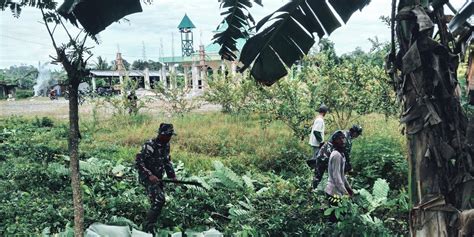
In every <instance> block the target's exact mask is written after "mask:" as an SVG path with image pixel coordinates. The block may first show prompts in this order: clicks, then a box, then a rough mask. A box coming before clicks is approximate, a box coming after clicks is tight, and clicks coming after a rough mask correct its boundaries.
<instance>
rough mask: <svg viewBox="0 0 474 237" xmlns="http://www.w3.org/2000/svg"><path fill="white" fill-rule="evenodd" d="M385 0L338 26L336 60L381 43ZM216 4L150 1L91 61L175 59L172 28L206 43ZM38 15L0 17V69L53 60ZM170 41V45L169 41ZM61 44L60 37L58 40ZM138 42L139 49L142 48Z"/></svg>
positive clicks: (277, 0)
mask: <svg viewBox="0 0 474 237" xmlns="http://www.w3.org/2000/svg"><path fill="white" fill-rule="evenodd" d="M287 1H288V0H264V1H263V4H264V7H260V6H258V5H256V4H254V7H253V8H252V9H251V13H252V15H253V16H254V17H255V20H257V21H258V20H259V19H261V18H263V17H264V16H266V15H268V14H269V13H271V12H273V11H275V10H276V9H278V8H279V7H280V6H282V5H283V4H284V3H286V2H287ZM390 2H391V1H388V0H372V2H371V3H370V4H369V6H367V7H366V8H364V9H363V10H362V12H356V13H354V15H353V16H352V17H351V19H350V20H349V22H348V24H347V25H343V26H342V27H341V28H339V29H337V30H336V31H334V32H333V33H332V35H331V36H330V39H331V40H332V41H334V42H335V44H336V50H337V53H338V54H341V53H345V52H350V51H352V50H354V49H355V47H361V48H362V49H364V50H367V49H369V47H370V42H369V41H368V40H367V39H368V38H369V37H374V36H378V38H379V39H380V40H381V41H387V40H389V37H390V30H389V28H387V26H385V25H384V24H383V23H382V22H381V20H379V17H380V16H381V15H386V16H388V15H390ZM451 2H453V4H454V5H455V7H460V5H462V3H463V2H464V1H463V0H454V1H451ZM220 12H221V10H220V9H219V4H218V2H217V1H216V0H179V1H175V0H155V1H153V4H151V5H143V12H142V13H135V14H132V15H130V16H128V17H127V19H128V20H129V22H126V21H122V22H121V23H114V24H112V25H111V26H109V27H108V28H107V29H106V30H105V31H103V32H102V33H101V34H100V35H99V39H100V41H101V43H100V44H99V45H97V44H95V43H93V42H91V43H90V44H89V45H90V46H93V47H94V48H93V50H92V51H93V53H94V58H95V57H96V56H102V57H105V58H107V60H108V61H112V60H113V59H114V58H115V54H116V52H117V49H118V47H120V51H121V52H122V54H123V56H124V58H125V59H126V60H128V61H129V62H132V61H134V60H137V59H141V58H142V55H143V47H142V45H143V43H144V44H145V48H146V57H147V59H153V60H157V59H158V56H159V51H160V42H162V45H163V51H164V55H165V56H167V55H171V48H172V45H173V46H174V54H175V55H176V56H178V55H180V52H181V51H180V42H179V40H180V35H179V32H178V30H177V26H178V24H179V22H180V21H181V19H182V17H183V16H184V14H185V13H187V14H188V16H189V17H190V19H191V20H192V21H193V23H194V25H195V26H196V27H197V28H196V29H194V42H195V43H194V44H195V47H197V46H198V44H199V43H200V42H202V43H204V44H208V43H210V42H211V39H212V36H213V33H212V31H213V30H215V28H216V27H217V25H218V24H219V22H220V21H222V16H221V15H220ZM40 20H41V15H40V13H39V11H38V10H37V9H30V8H25V9H23V11H22V14H21V16H20V18H19V19H17V18H14V17H13V16H12V15H11V13H10V11H9V10H6V11H5V12H0V68H4V67H8V66H10V65H14V64H16V65H18V64H32V65H37V64H38V62H39V61H41V62H46V61H50V58H49V55H51V54H53V53H54V51H53V48H52V46H51V40H50V39H49V36H48V34H47V32H46V29H45V28H44V26H43V25H42V24H41V23H40ZM172 35H173V36H174V40H172ZM58 39H59V40H60V41H61V42H66V41H65V40H66V37H65V36H61V37H59V38H58ZM142 42H143V43H142Z"/></svg>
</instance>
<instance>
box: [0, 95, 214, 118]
mask: <svg viewBox="0 0 474 237" xmlns="http://www.w3.org/2000/svg"><path fill="white" fill-rule="evenodd" d="M68 106H69V103H68V100H65V99H64V98H59V99H58V100H50V99H49V98H48V97H34V98H29V99H22V100H15V101H6V100H0V117H8V116H13V115H18V116H24V117H34V116H38V117H42V116H48V117H54V118H57V119H67V118H68V116H69V115H68V111H69V107H68ZM93 106H94V103H93V102H88V101H86V102H85V103H84V104H83V105H80V106H79V116H88V115H90V114H91V113H92V108H93ZM219 110H220V106H217V105H212V104H204V105H203V106H202V107H201V108H199V109H196V110H195V111H193V112H207V111H219ZM163 112H164V111H163V102H160V101H155V102H148V103H147V104H146V108H143V109H141V110H140V113H149V114H162V113H163ZM112 113H113V108H112V107H111V106H110V105H109V106H105V107H101V108H100V114H101V115H107V114H112Z"/></svg>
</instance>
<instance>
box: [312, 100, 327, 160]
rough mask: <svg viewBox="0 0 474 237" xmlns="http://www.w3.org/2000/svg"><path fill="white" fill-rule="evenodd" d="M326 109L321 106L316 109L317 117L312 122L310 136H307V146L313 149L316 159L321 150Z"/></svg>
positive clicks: (324, 106)
mask: <svg viewBox="0 0 474 237" xmlns="http://www.w3.org/2000/svg"><path fill="white" fill-rule="evenodd" d="M328 110H329V109H328V107H327V106H326V105H321V106H320V107H319V109H318V112H319V114H318V116H316V119H315V120H314V122H313V127H312V128H311V134H309V145H311V147H313V157H312V159H316V157H317V155H318V152H319V149H321V146H322V144H321V143H322V142H323V141H324V116H326V113H327V112H328Z"/></svg>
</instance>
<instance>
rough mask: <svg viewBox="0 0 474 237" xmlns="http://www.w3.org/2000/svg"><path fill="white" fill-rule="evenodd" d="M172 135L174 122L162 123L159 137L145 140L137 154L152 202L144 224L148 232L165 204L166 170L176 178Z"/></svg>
mask: <svg viewBox="0 0 474 237" xmlns="http://www.w3.org/2000/svg"><path fill="white" fill-rule="evenodd" d="M172 135H175V133H174V130H173V125H172V124H166V123H162V124H160V128H159V129H158V135H157V137H156V138H154V139H151V140H148V141H147V142H145V144H144V145H143V147H142V150H141V151H140V153H138V154H137V156H136V168H137V169H138V176H139V179H140V183H141V184H143V185H144V186H145V189H146V191H147V193H148V197H149V198H150V202H151V208H150V210H149V211H148V213H147V216H146V220H145V223H144V224H143V228H144V231H146V232H151V233H153V232H154V228H155V223H156V221H157V219H158V216H159V215H160V213H161V209H162V208H163V205H164V204H165V192H164V190H163V188H164V186H163V182H161V179H162V178H163V175H164V172H166V176H167V177H168V178H170V179H174V180H176V175H175V172H174V169H173V164H172V163H171V158H170V144H169V141H170V139H171V136H172Z"/></svg>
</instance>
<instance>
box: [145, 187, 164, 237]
mask: <svg viewBox="0 0 474 237" xmlns="http://www.w3.org/2000/svg"><path fill="white" fill-rule="evenodd" d="M145 188H146V191H147V193H148V198H149V199H150V204H151V207H150V210H149V211H148V213H147V215H146V220H145V223H144V224H143V230H144V231H145V232H149V233H154V229H155V224H156V221H157V220H158V217H159V216H160V214H161V209H162V208H163V206H164V205H165V201H166V200H165V192H164V191H163V184H161V183H156V184H146V185H145Z"/></svg>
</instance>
